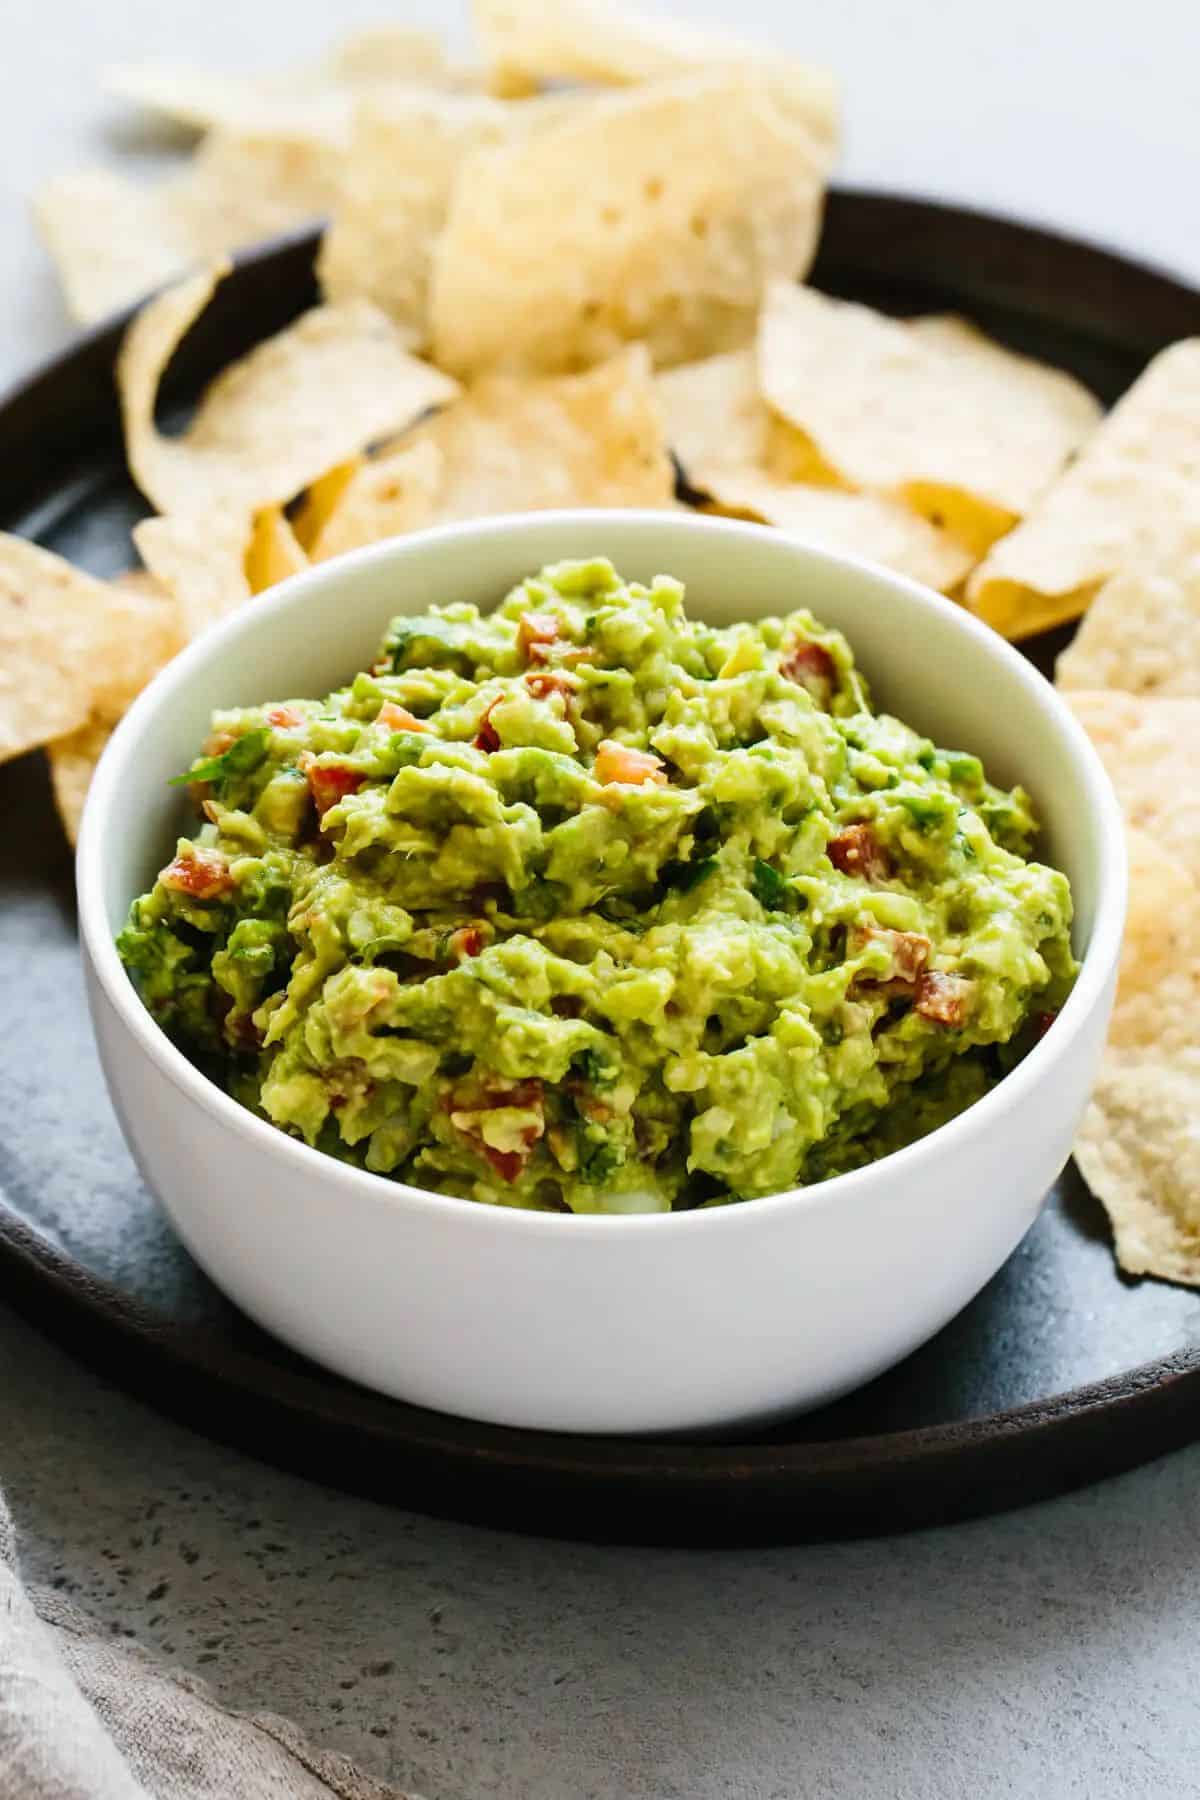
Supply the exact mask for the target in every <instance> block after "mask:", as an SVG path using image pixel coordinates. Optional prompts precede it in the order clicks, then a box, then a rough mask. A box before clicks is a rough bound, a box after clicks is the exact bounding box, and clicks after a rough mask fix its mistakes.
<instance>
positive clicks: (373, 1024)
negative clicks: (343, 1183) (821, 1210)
mask: <svg viewBox="0 0 1200 1800" xmlns="http://www.w3.org/2000/svg"><path fill="white" fill-rule="evenodd" d="M799 597H800V596H798V598H799ZM183 779H186V780H187V781H188V782H190V784H191V787H192V792H193V795H194V796H195V797H196V799H197V802H198V804H199V805H200V807H201V811H202V816H203V821H204V822H203V823H201V824H200V825H199V826H198V827H197V829H196V831H195V833H194V835H193V836H192V837H190V838H185V839H181V840H180V842H179V845H178V847H177V851H176V855H175V856H174V858H173V859H172V861H171V862H170V863H169V864H168V865H167V866H166V867H165V868H164V869H163V871H162V872H161V874H160V875H159V877H158V879H157V881H156V882H155V885H154V887H153V888H152V889H151V891H150V892H149V893H147V894H143V895H142V896H141V897H140V898H139V899H137V900H135V902H134V903H133V906H132V908H131V911H130V916H129V921H128V924H127V925H126V927H125V929H124V930H123V931H122V932H121V934H120V936H119V938H118V948H119V951H120V954H121V956H122V958H123V960H124V962H125V964H126V967H127V969H128V971H129V973H130V976H131V978H132V979H133V981H134V982H135V983H136V985H137V987H138V990H139V992H140V993H141V995H142V998H143V1000H144V1001H145V1004H146V1005H147V1007H148V1008H149V1009H150V1011H151V1012H152V1013H153V1014H154V1016H155V1017H156V1018H157V1019H158V1020H159V1022H160V1023H161V1025H162V1027H163V1029H164V1030H165V1031H167V1032H168V1033H169V1034H170V1035H171V1036H172V1037H173V1038H174V1039H175V1041H176V1042H177V1043H178V1044H179V1045H180V1046H181V1048H182V1049H183V1050H184V1051H185V1052H186V1053H187V1054H188V1055H189V1056H191V1057H192V1058H193V1059H194V1060H195V1061H196V1062H197V1063H198V1064H199V1065H200V1066H201V1067H203V1068H204V1069H206V1070H207V1071H208V1072H209V1073H210V1074H211V1075H212V1076H213V1078H214V1079H215V1080H217V1081H219V1082H221V1083H222V1084H223V1085H224V1086H225V1087H226V1088H227V1089H228V1091H229V1092H231V1093H232V1094H234V1095H235V1096H236V1097H237V1098H238V1099H239V1100H240V1101H242V1102H243V1103H244V1104H246V1105H247V1106H249V1107H252V1108H253V1109H254V1110H256V1111H257V1112H258V1113H259V1114H260V1115H261V1116H262V1117H264V1118H266V1119H268V1120H270V1121H271V1122H272V1123H273V1124H275V1125H276V1126H278V1127H279V1128H280V1129H282V1130H284V1131H286V1132H289V1133H291V1134H292V1135H294V1136H297V1137H300V1138H303V1139H304V1140H305V1141H306V1142H308V1143H309V1144H312V1145H314V1146H316V1147H317V1148H319V1149H321V1150H324V1151H327V1152H330V1153H331V1154H334V1155H337V1156H339V1157H341V1158H343V1159H345V1160H347V1161H349V1162H352V1163H355V1164H358V1165H359V1166H361V1167H365V1168H367V1169H370V1170H374V1171H376V1172H378V1173H381V1174H385V1175H389V1176H393V1177H395V1178H397V1179H400V1180H404V1181H408V1182H412V1183H414V1184H415V1185H417V1186H419V1187H423V1188H432V1189H436V1190H439V1191H442V1192H445V1193H448V1194H456V1195H461V1196H463V1197H466V1198H469V1199H474V1200H479V1201H485V1202H490V1203H493V1204H497V1205H505V1206H522V1207H533V1208H540V1209H546V1210H569V1211H572V1212H607V1213H617V1212H645V1211H667V1210H670V1209H672V1208H675V1209H684V1208H690V1207H696V1206H707V1205H720V1204H725V1203H728V1202H729V1201H731V1200H746V1199H750V1198H753V1197H755V1196H758V1195H763V1194H771V1193H777V1192H780V1191H781V1190H784V1189H788V1188H791V1187H795V1186H801V1185H805V1184H808V1183H811V1182H816V1181H823V1180H826V1179H828V1178H829V1177H830V1176H834V1175H838V1174H841V1173H844V1172H846V1171H848V1170H851V1169H854V1168H858V1167H861V1166H862V1165H863V1164H864V1163H866V1162H869V1161H872V1160H874V1159H875V1158H877V1157H880V1156H884V1155H887V1154H889V1153H890V1152H892V1151H894V1150H897V1149H899V1148H901V1147H903V1145H904V1144H906V1143H909V1142H911V1141H913V1139H914V1138H916V1137H919V1136H922V1135H923V1134H924V1133H925V1132H927V1131H929V1130H932V1129H933V1128H934V1127H935V1126H937V1125H939V1124H941V1123H943V1122H944V1121H945V1120H947V1119H949V1118H952V1117H953V1116H954V1115H955V1114H956V1113H958V1112H960V1111H962V1109H963V1108H964V1107H966V1106H968V1105H970V1104H972V1103H973V1102H974V1101H975V1100H976V1099H978V1098H979V1097H980V1096H981V1095H982V1094H984V1093H986V1092H987V1090H988V1089H989V1088H990V1087H991V1086H992V1085H994V1083H995V1082H996V1081H997V1080H999V1079H1001V1078H1002V1076H1003V1074H1004V1072H1005V1071H1006V1070H1007V1069H1008V1068H1011V1067H1012V1065H1013V1063H1014V1062H1015V1061H1016V1060H1017V1059H1018V1058H1019V1056H1020V1055H1021V1054H1023V1053H1024V1051H1025V1049H1027V1048H1028V1046H1029V1044H1030V1043H1031V1042H1032V1041H1033V1039H1034V1037H1035V1036H1036V1035H1037V1033H1038V1032H1039V1031H1040V1030H1041V1029H1044V1026H1045V1023H1046V1021H1047V1020H1048V1019H1049V1018H1052V1017H1053V1014H1054V1013H1055V1012H1056V1011H1057V1009H1058V1007H1059V1006H1061V1004H1062V1002H1063V999H1064V998H1065V996H1066V994H1067V992H1068V991H1069V988H1070V986H1071V983H1072V981H1073V979H1074V976H1075V972H1076V965H1075V962H1074V959H1073V957H1072V954H1071V947H1070V936H1069V930H1070V923H1071V895H1070V890H1069V887H1068V884H1067V881H1066V878H1065V876H1063V875H1062V874H1060V873H1059V872H1058V871H1057V870H1055V869H1052V868H1049V867H1047V866H1045V865H1044V864H1042V863H1039V862H1035V861H1032V860H1030V850H1031V846H1032V844H1033V841H1034V838H1035V836H1036V832H1037V825H1036V821H1035V819H1034V815H1033V811H1032V807H1031V804H1030V801H1029V797H1028V795H1026V794H1025V793H1024V792H1023V791H1022V790H1021V789H1020V788H1017V789H1014V790H1013V791H1011V792H1004V791H1001V790H1000V789H998V788H995V787H993V786H992V785H991V784H990V783H989V782H988V781H987V779H986V777H985V774H984V771H983V769H982V767H981V765H980V763H979V762H978V760H977V759H976V758H975V757H974V756H971V755H969V754H965V753H960V752H956V751H950V750H943V749H940V748H938V747H937V746H935V745H934V744H932V743H930V742H929V740H928V739H926V738H923V737H921V736H920V735H919V734H918V733H917V732H915V731H912V730H910V729H909V727H908V726H906V725H904V724H902V723H901V722H900V721H899V720H898V719H895V718H892V717H889V716H888V715H887V714H884V713H877V712H875V711H874V710H873V709H872V706H871V703H870V699H869V696H868V693H867V688H866V685H865V683H864V681H863V679H862V677H861V675H860V674H859V672H858V670H857V669H856V667H855V663H854V658H853V655H852V653H851V650H850V647H849V645H848V644H847V643H846V641H845V639H844V638H842V637H841V636H840V635H839V634H838V633H837V632H834V631H831V630H828V629H827V628H826V627H825V626H823V625H821V624H819V623H818V621H817V620H816V619H815V618H814V617H813V615H812V614H811V613H810V612H808V611H807V610H804V609H798V610H796V611H795V612H792V613H790V614H789V615H788V617H786V618H782V619H780V618H768V619H761V620H758V621H755V622H753V623H749V624H742V625H735V626H731V627H728V628H725V629H717V628H715V627H713V626H710V625H706V624H704V623H702V622H700V621H697V620H694V619H690V618H689V617H688V616H687V614H686V612H685V610H684V594H683V589H682V586H681V585H680V583H679V582H677V581H675V580H672V579H670V578H669V577H667V576H660V577H659V578H657V579H656V580H655V581H653V582H652V583H650V584H649V585H648V586H643V585H641V584H638V583H633V582H625V581H622V580H621V578H620V577H619V575H618V574H617V573H616V571H615V570H614V569H613V567H612V566H611V564H610V563H608V562H605V561H603V560H600V559H596V560H592V561H586V562H571V563H561V564H558V565H556V566H554V567H551V568H546V569H543V570H542V571H541V572H540V574H537V575H534V576H531V577H530V578H529V579H528V580H526V581H524V582H522V583H521V584H520V586H519V587H517V588H515V589H514V590H513V591H512V592H511V593H510V594H509V595H508V596H507V598H506V599H504V600H503V601H502V603H501V604H500V606H499V607H498V608H497V610H496V611H495V612H493V613H491V614H488V615H481V614H480V613H479V612H478V611H477V610H476V609H475V608H474V607H471V606H466V605H460V604H450V605H446V606H441V607H436V608H433V609H431V610H430V612H429V613H427V614H424V615H422V616H421V617H420V618H407V617H402V618H397V619H396V620H395V621H394V622H393V623H392V625H391V626H390V627H389V629H388V631H387V633H386V636H385V638H384V641H383V644H382V646H381V648H380V652H379V655H378V657H377V659H376V661H375V662H374V663H373V665H372V666H371V667H370V668H369V669H365V670H362V671H360V672H359V673H358V674H356V675H355V676H354V677H353V679H352V680H351V681H349V683H348V684H347V685H346V686H344V687H341V688H339V689H337V691H336V692H334V693H332V694H330V695H329V696H328V697H327V698H325V699H323V700H312V699H290V700H284V701H272V702H270V703H267V704H264V705H262V706H254V707H244V708H239V709H237V710H234V711H229V712H221V713H218V714H217V715H216V716H215V717H214V719H213V726H212V734H211V736H210V738H209V739H208V740H206V743H205V744H204V745H203V746H202V747H201V748H200V750H199V751H198V754H197V757H196V760H195V762H194V763H193V766H192V768H191V769H190V770H189V771H187V772H186V775H185V777H183Z"/></svg>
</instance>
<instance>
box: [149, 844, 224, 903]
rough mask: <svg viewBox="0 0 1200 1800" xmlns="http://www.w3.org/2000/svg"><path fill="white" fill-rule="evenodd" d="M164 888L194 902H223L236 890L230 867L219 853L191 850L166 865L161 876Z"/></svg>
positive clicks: (191, 848) (216, 851)
mask: <svg viewBox="0 0 1200 1800" xmlns="http://www.w3.org/2000/svg"><path fill="white" fill-rule="evenodd" d="M159 880H160V881H161V882H162V884H163V886H164V887H166V888H170V889H172V891H173V892H174V893H177V894H187V895H189V896H190V897H191V898H192V899H193V900H221V899H223V898H224V897H225V895H226V894H232V892H233V889H234V881H233V876H232V875H231V874H230V873H229V863H228V862H227V860H226V858H225V857H224V856H222V855H221V852H220V851H219V850H197V849H195V848H194V847H192V846H189V847H188V849H186V850H184V851H182V852H181V853H180V855H178V856H177V857H176V858H175V860H174V862H170V863H168V864H167V866H166V868H165V869H164V870H163V871H162V874H161V875H160V876H159Z"/></svg>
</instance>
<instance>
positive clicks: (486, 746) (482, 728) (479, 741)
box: [473, 694, 504, 756]
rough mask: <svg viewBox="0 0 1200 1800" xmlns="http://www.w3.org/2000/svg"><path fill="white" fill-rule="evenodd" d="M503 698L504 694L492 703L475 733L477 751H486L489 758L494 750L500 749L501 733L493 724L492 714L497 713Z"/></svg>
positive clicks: (499, 695)
mask: <svg viewBox="0 0 1200 1800" xmlns="http://www.w3.org/2000/svg"><path fill="white" fill-rule="evenodd" d="M503 698H504V696H503V694H498V695H497V696H496V698H495V699H494V700H493V701H492V702H491V705H490V706H489V707H488V708H487V711H486V712H485V713H484V715H483V717H482V719H480V721H479V730H478V731H477V732H476V733H475V737H474V740H473V742H474V745H475V748H476V750H486V751H487V753H488V755H489V756H490V755H491V754H492V751H493V750H498V749H499V748H500V733H499V732H498V731H497V730H496V727H495V726H494V725H493V724H492V713H493V712H494V711H495V709H496V707H498V706H499V704H500V702H501V700H503Z"/></svg>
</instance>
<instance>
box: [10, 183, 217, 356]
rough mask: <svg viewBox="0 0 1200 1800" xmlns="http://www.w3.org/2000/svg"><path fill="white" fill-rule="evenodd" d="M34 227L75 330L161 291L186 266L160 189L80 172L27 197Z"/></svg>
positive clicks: (169, 211) (168, 208) (167, 206)
mask: <svg viewBox="0 0 1200 1800" xmlns="http://www.w3.org/2000/svg"><path fill="white" fill-rule="evenodd" d="M33 212H34V219H35V221H36V223H37V227H38V230H39V232H40V233H41V237H42V241H43V243H44V244H45V246H46V249H47V250H48V251H49V253H50V257H51V260H52V261H53V263H54V266H55V268H56V270H57V271H58V278H59V281H60V282H61V283H62V289H63V297H64V299H65V301H66V305H67V310H68V312H69V313H70V314H71V317H72V318H73V319H76V320H78V321H79V323H80V324H81V325H88V324H91V323H92V321H93V320H95V319H101V318H103V317H104V316H105V315H106V314H107V313H110V312H116V311H118V310H119V309H120V308H121V307H124V306H128V305H129V304H130V303H131V302H132V301H133V300H136V299H138V298H139V297H140V296H141V295H142V294H147V293H149V292H151V290H152V289H154V288H157V287H161V286H162V285H163V283H164V282H166V281H169V280H170V279H171V277H172V276H173V275H176V274H178V272H179V270H180V268H181V267H183V266H186V264H187V263H188V262H189V261H190V260H191V259H190V256H189V254H188V252H187V250H186V248H185V247H184V245H183V244H182V243H181V241H180V239H179V237H178V235H177V231H176V224H175V221H174V219H173V218H172V216H171V210H170V206H169V204H168V202H167V201H166V199H165V196H164V193H163V191H162V190H160V189H159V188H145V187H142V186H140V185H138V184H137V183H136V182H132V181H130V180H128V179H127V178H126V177H125V176H124V175H118V174H117V173H116V172H115V171H114V170H111V169H79V170H77V171H75V172H74V173H73V174H70V175H60V176H58V177H57V179H55V180H54V181H51V182H48V183H47V184H46V185H45V186H44V187H43V188H41V189H40V190H39V191H38V193H37V194H36V195H35V196H34V201H33Z"/></svg>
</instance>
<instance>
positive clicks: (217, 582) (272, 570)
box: [133, 506, 309, 641]
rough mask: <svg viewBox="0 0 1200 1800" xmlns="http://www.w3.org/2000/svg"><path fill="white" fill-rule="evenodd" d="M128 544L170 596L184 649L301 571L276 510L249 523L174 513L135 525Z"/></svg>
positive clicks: (236, 516) (242, 518) (236, 517)
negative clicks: (197, 637)
mask: <svg viewBox="0 0 1200 1800" xmlns="http://www.w3.org/2000/svg"><path fill="white" fill-rule="evenodd" d="M133 540H134V543H135V544H136V545H137V547H138V551H139V553H140V555H141V556H142V559H143V561H144V562H145V563H146V566H147V568H148V569H150V570H152V571H153V573H154V576H155V578H156V580H157V581H158V582H159V583H161V586H162V588H163V590H164V591H165V592H167V593H168V594H170V595H171V596H172V599H173V600H174V602H175V604H176V606H177V608H178V616H179V629H180V632H181V635H182V637H183V638H184V640H185V641H186V640H187V639H189V638H193V637H195V636H196V635H197V634H198V633H199V632H201V631H204V630H206V629H207V628H208V626H210V625H214V624H216V622H217V621H218V620H219V619H223V618H224V617H225V616H226V614H228V613H231V612H236V610H237V608H238V607H239V606H242V605H244V604H245V602H246V601H247V600H250V599H252V598H253V597H254V595H256V594H261V593H262V592H263V591H264V590H265V589H266V588H269V587H273V586H274V585H275V583H276V582H277V581H286V579H287V578H288V576H289V575H298V574H299V573H300V572H301V570H303V569H306V568H307V567H308V563H309V559H308V556H307V554H306V553H305V551H304V549H303V548H302V546H301V545H300V543H299V542H298V540H297V538H296V534H295V532H294V531H293V529H292V526H291V523H290V521H289V520H288V518H287V517H286V515H285V514H284V513H283V511H282V510H281V509H280V508H279V507H277V506H268V507H263V508H262V510H261V511H260V512H258V513H256V514H254V515H253V516H251V517H247V516H246V514H245V513H232V512H230V513H224V514H222V515H220V516H219V517H217V518H215V519H214V518H199V517H193V516H191V515H189V514H186V513H175V514H172V515H170V516H168V517H163V518H156V519H143V520H142V522H141V524H140V525H135V526H134V528H133Z"/></svg>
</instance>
